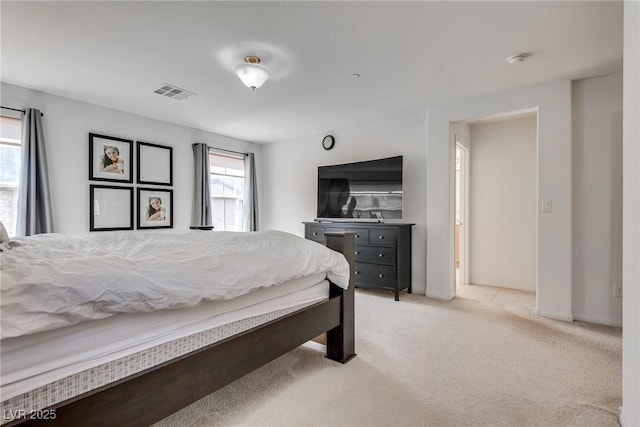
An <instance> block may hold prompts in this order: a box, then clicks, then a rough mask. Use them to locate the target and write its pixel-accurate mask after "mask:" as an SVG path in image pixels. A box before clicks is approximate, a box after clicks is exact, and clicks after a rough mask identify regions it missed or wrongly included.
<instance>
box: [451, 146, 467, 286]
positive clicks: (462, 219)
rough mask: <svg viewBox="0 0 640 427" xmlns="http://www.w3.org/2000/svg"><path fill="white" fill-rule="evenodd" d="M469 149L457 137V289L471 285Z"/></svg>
mask: <svg viewBox="0 0 640 427" xmlns="http://www.w3.org/2000/svg"><path fill="white" fill-rule="evenodd" d="M468 180H469V149H468V148H467V147H465V146H464V145H463V143H462V142H461V141H459V140H458V138H457V135H456V177H455V192H456V194H455V215H456V218H455V234H454V235H455V245H454V247H455V268H456V281H455V284H456V288H457V287H458V285H460V284H465V285H466V284H469V268H468V260H469V253H468V249H469V217H468V213H469V210H468V206H469V192H468V189H469V181H468Z"/></svg>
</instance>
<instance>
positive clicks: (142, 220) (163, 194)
mask: <svg viewBox="0 0 640 427" xmlns="http://www.w3.org/2000/svg"><path fill="white" fill-rule="evenodd" d="M147 228H173V190H160V189H157V188H138V229H140V230H142V229H147Z"/></svg>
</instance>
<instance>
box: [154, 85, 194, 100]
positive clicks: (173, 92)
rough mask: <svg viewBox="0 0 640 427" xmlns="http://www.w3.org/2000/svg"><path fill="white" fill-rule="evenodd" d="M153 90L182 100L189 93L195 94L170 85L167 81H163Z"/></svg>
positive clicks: (189, 94) (188, 95)
mask: <svg viewBox="0 0 640 427" xmlns="http://www.w3.org/2000/svg"><path fill="white" fill-rule="evenodd" d="M153 92H154V93H157V94H158V95H162V96H166V97H169V98H171V99H175V100H178V101H182V100H183V99H187V98H188V97H190V96H191V95H195V93H193V92H189V91H188V90H184V89H180V88H179V87H177V86H174V85H170V84H169V83H164V84H163V85H162V86H161V87H160V88H159V89H156V90H154V91H153Z"/></svg>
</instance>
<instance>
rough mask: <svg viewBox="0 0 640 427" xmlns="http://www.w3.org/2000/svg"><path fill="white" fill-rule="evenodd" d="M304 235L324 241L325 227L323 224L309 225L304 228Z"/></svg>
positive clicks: (316, 240) (317, 240)
mask: <svg viewBox="0 0 640 427" xmlns="http://www.w3.org/2000/svg"><path fill="white" fill-rule="evenodd" d="M304 237H305V238H306V239H309V240H313V241H315V242H319V243H324V242H325V238H324V227H323V226H321V225H307V226H306V227H305V229H304Z"/></svg>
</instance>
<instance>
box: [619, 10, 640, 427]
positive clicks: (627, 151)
mask: <svg viewBox="0 0 640 427" xmlns="http://www.w3.org/2000/svg"><path fill="white" fill-rule="evenodd" d="M623 73H624V101H623V102H624V105H623V109H624V118H623V123H624V125H623V139H624V142H623V153H624V159H623V198H624V202H623V203H624V206H623V254H624V255H623V260H622V263H623V277H622V279H623V281H624V291H623V292H624V295H623V312H624V317H623V326H622V412H621V414H620V422H621V424H622V426H623V427H631V426H634V427H637V426H640V263H639V262H638V260H640V225H639V224H638V218H639V217H640V214H639V212H640V77H639V76H640V3H638V2H634V1H625V2H624V70H623Z"/></svg>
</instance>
